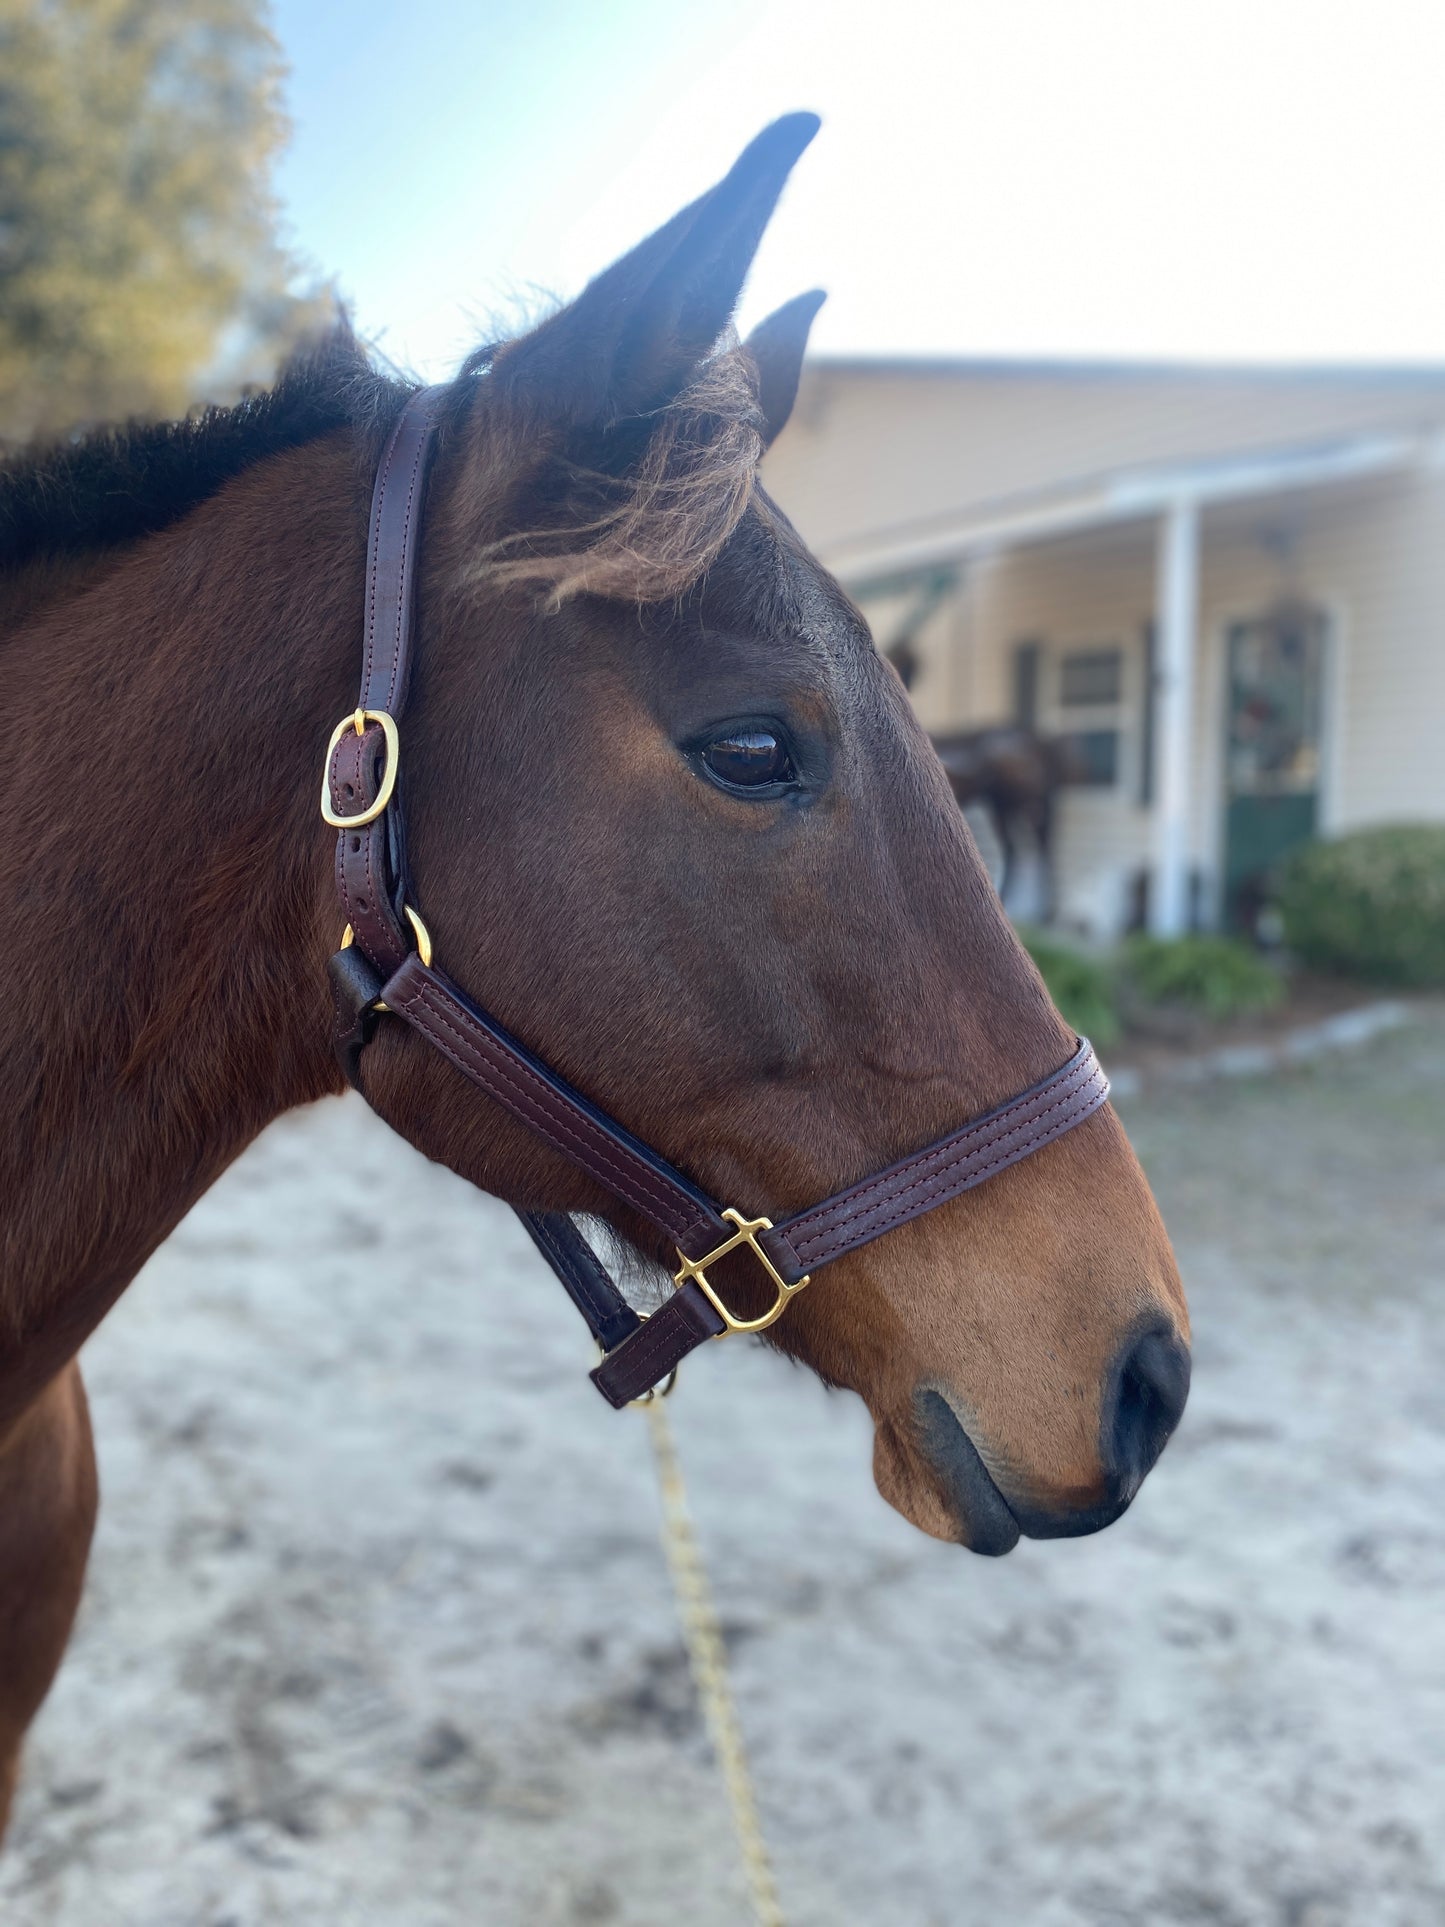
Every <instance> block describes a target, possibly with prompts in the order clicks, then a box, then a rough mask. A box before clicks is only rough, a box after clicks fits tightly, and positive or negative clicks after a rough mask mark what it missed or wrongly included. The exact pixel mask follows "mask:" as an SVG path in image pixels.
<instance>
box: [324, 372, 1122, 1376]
mask: <svg viewBox="0 0 1445 1927" xmlns="http://www.w3.org/2000/svg"><path fill="white" fill-rule="evenodd" d="M444 393H445V390H443V389H439V388H431V389H423V390H422V391H421V392H420V393H418V394H416V395H414V396H413V397H412V399H411V400H410V401H409V402H408V403H407V405H406V407H405V408H404V409H403V411H402V414H401V416H400V418H399V420H398V421H397V424H396V427H395V428H394V429H393V431H392V435H391V439H390V441H389V442H388V444H387V448H386V452H385V454H384V455H383V457H382V461H381V466H380V468H379V469H378V471H377V478H376V485H375V491H374V494H373V498H372V513H371V533H370V538H369V543H368V552H367V569H366V581H367V589H366V612H365V624H364V632H363V660H362V682H361V692H360V700H359V702H358V705H357V708H356V710H355V711H354V712H353V713H352V714H351V715H349V716H346V717H344V718H343V719H342V721H341V722H340V723H339V724H338V725H337V727H336V729H335V730H334V731H333V733H332V738H331V742H330V745H329V746H328V750H327V758H326V776H325V782H324V785H323V790H322V814H323V816H324V817H325V819H326V821H327V822H328V823H329V824H331V825H332V827H333V828H335V829H336V831H337V850H336V879H337V888H338V892H339V895H340V898H341V904H342V910H343V913H344V916H345V919H346V930H345V933H344V935H343V937H342V947H341V949H340V950H339V951H338V952H337V953H336V955H335V956H334V957H333V958H332V959H331V963H330V966H329V972H330V979H331V990H332V1004H333V1012H334V1018H333V1029H332V1041H333V1044H334V1046H335V1049H336V1052H337V1055H338V1057H339V1059H340V1061H341V1063H342V1067H343V1069H344V1070H345V1071H346V1074H347V1076H348V1078H349V1079H350V1080H351V1082H352V1083H353V1084H355V1085H356V1086H357V1088H358V1089H359V1088H360V1081H359V1080H360V1062H361V1056H362V1053H363V1051H364V1048H365V1046H366V1044H367V1042H368V1041H369V1040H370V1038H371V1036H372V1035H373V1033H374V1031H375V1027H376V1024H377V1021H378V1019H379V1018H380V1017H381V1016H383V1015H391V1016H395V1017H398V1018H400V1019H402V1021H404V1022H405V1023H407V1024H409V1025H410V1026H411V1027H412V1029H413V1030H415V1031H416V1032H417V1033H418V1035H420V1036H421V1037H424V1038H425V1039H426V1041H427V1042H428V1043H429V1044H431V1045H432V1047H433V1048H434V1049H436V1050H437V1051H439V1052H440V1053H441V1054H442V1056H444V1057H445V1058H446V1059H447V1060H448V1062H450V1063H451V1064H452V1065H453V1066H454V1067H455V1069H456V1070H457V1071H459V1072H460V1073H461V1075H462V1076H464V1077H466V1078H467V1079H468V1080H469V1081H470V1082H471V1083H473V1084H475V1085H476V1086H477V1088H478V1089H479V1090H481V1091H482V1092H483V1093H484V1094H485V1095H486V1096H487V1097H488V1098H490V1099H491V1100H492V1101H493V1102H494V1103H496V1104H499V1105H501V1107H502V1108H503V1109H504V1110H506V1111H508V1112H509V1113H510V1114H511V1115H512V1116H513V1117H514V1118H516V1119H517V1120H518V1121H519V1122H520V1123H522V1124H524V1125H525V1126H526V1127H527V1129H528V1130H530V1131H532V1132H534V1133H535V1134H536V1136H537V1137H539V1138H540V1139H542V1140H543V1142H545V1143H546V1144H548V1145H549V1146H551V1148H552V1149H553V1150H554V1151H557V1152H558V1153H560V1154H561V1155H562V1156H563V1157H565V1158H567V1159H569V1160H570V1161H571V1162H572V1163H573V1164H575V1165H577V1166H578V1167H579V1169H581V1170H583V1171H585V1172H586V1173H587V1174H588V1175H589V1176H590V1177H591V1178H592V1179H593V1180H594V1181H595V1182H596V1183H597V1184H599V1185H601V1186H602V1187H603V1189H605V1190H606V1191H608V1192H609V1193H610V1194H611V1195H612V1196H613V1197H615V1198H617V1199H619V1200H620V1201H621V1202H622V1203H624V1204H626V1205H629V1206H630V1207H631V1208H632V1209H633V1210H634V1211H636V1212H638V1213H639V1214H640V1215H641V1216H642V1217H643V1218H645V1219H646V1220H647V1221H648V1222H649V1223H650V1224H653V1225H655V1226H656V1227H657V1229H658V1230H659V1231H661V1232H663V1233H664V1234H665V1235H666V1236H667V1237H668V1238H669V1239H670V1240H671V1241H672V1243H673V1244H674V1245H675V1246H676V1247H677V1252H678V1257H679V1260H680V1269H679V1270H678V1272H677V1276H676V1280H675V1282H676V1284H677V1290H676V1291H675V1292H674V1293H673V1295H672V1297H671V1298H670V1299H668V1301H667V1303H666V1304H665V1305H664V1306H663V1307H662V1308H661V1309H660V1310H659V1311H656V1312H654V1313H653V1314H652V1315H651V1316H650V1317H648V1318H646V1319H643V1318H641V1317H639V1315H638V1314H637V1313H636V1312H635V1311H634V1310H633V1309H632V1308H631V1306H630V1305H629V1304H628V1303H627V1301H626V1299H625V1298H624V1297H623V1296H622V1294H621V1292H620V1291H619V1290H618V1288H617V1286H616V1285H615V1284H614V1283H613V1281H612V1279H611V1277H610V1276H609V1275H608V1273H607V1271H606V1269H605V1267H604V1266H603V1264H602V1262H601V1260H600V1259H599V1258H598V1257H597V1254H596V1253H595V1252H594V1251H593V1250H592V1248H591V1246H590V1245H589V1244H588V1243H587V1241H586V1239H585V1238H584V1237H583V1236H582V1234H581V1232H580V1231H579V1230H578V1229H577V1227H576V1225H575V1224H574V1223H573V1221H572V1219H571V1218H570V1217H569V1216H567V1215H566V1214H565V1213H560V1212H528V1211H522V1212H519V1214H518V1215H519V1216H520V1217H521V1219H522V1222H523V1224H524V1225H525V1226H526V1228H527V1231H528V1233H529V1235H530V1236H531V1238H532V1240H533V1242H534V1243H535V1245H536V1246H537V1248H538V1250H539V1251H540V1252H541V1254H542V1256H543V1257H544V1258H545V1259H546V1260H547V1262H548V1263H549V1264H550V1265H551V1267H552V1269H553V1271H554V1272H555V1273H556V1274H557V1276H558V1278H559V1279H560V1280H561V1282H562V1284H563V1286H564V1287H565V1288H566V1290H567V1293H568V1295H569V1296H570V1297H571V1299H572V1301H573V1303H574V1304H575V1305H576V1306H577V1308H578V1310H579V1311H580V1312H581V1313H582V1315H583V1317H584V1318H585V1319H586V1321H587V1324H588V1327H589V1329H590V1330H591V1332H592V1334H593V1336H594V1338H596V1340H597V1342H598V1344H599V1345H600V1346H601V1347H602V1350H603V1352H604V1354H605V1355H604V1357H603V1360H602V1363H601V1364H600V1365H599V1366H598V1367H597V1369H596V1370H595V1371H594V1372H593V1373H592V1379H593V1382H594V1383H595V1384H596V1386H597V1387H598V1389H599V1391H601V1393H602V1395H603V1397H604V1398H606V1399H607V1400H608V1401H609V1402H610V1403H611V1404H612V1405H614V1406H623V1405H627V1404H629V1403H630V1402H632V1401H633V1400H634V1399H637V1398H640V1397H642V1396H644V1395H645V1394H646V1393H647V1392H648V1391H649V1390H650V1388H651V1387H653V1386H654V1385H656V1384H657V1383H658V1382H659V1381H660V1380H662V1379H665V1378H666V1377H668V1375H669V1374H670V1373H671V1372H674V1371H675V1370H676V1369H677V1366H678V1364H679V1362H680V1361H681V1360H682V1359H683V1358H684V1357H686V1355H687V1354H688V1353H689V1352H690V1351H693V1350H695V1349H696V1347H697V1346H698V1345H700V1344H701V1343H702V1342H703V1341H704V1339H708V1338H720V1337H722V1336H723V1335H724V1334H725V1333H727V1332H729V1331H734V1332H736V1331H744V1332H746V1331H762V1330H765V1329H766V1328H767V1326H769V1325H771V1324H773V1323H774V1322H775V1321H776V1320H777V1319H778V1318H780V1317H781V1316H782V1314H783V1312H784V1311H785V1310H786V1309H787V1306H788V1304H789V1303H790V1302H791V1301H792V1299H793V1298H794V1297H796V1296H797V1294H798V1293H799V1292H800V1291H802V1290H803V1289H804V1288H805V1286H807V1285H808V1284H809V1283H810V1281H811V1279H812V1275H813V1273H814V1272H816V1271H818V1270H819V1269H820V1268H821V1267H822V1266H823V1265H826V1264H830V1263H832V1261H833V1260H834V1259H836V1258H841V1257H842V1256H844V1254H845V1253H847V1252H850V1251H856V1250H858V1249H859V1248H860V1247H861V1246H863V1245H866V1244H870V1243H871V1242H872V1241H873V1240H874V1239H875V1238H881V1237H882V1236H883V1235H884V1233H885V1232H887V1231H891V1230H893V1229H894V1228H896V1227H897V1226H898V1225H902V1224H907V1223H908V1222H909V1221H910V1220H911V1219H913V1218H916V1217H919V1216H921V1215H922V1213H924V1212H925V1211H931V1210H933V1209H934V1208H935V1207H936V1206H938V1205H940V1204H944V1203H946V1202H947V1201H948V1200H949V1199H951V1198H956V1197H958V1196H960V1195H961V1194H962V1193H963V1192H965V1191H970V1190H972V1189H974V1187H975V1186H977V1185H980V1184H983V1183H985V1182H986V1181H987V1179H989V1178H991V1177H993V1176H994V1175H995V1174H996V1173H997V1172H999V1171H1002V1170H1005V1169H1007V1167H1008V1166H1009V1165H1011V1164H1017V1163H1018V1162H1019V1160H1020V1159H1022V1158H1026V1157H1029V1156H1031V1155H1032V1154H1033V1153H1034V1152H1035V1151H1037V1150H1040V1149H1041V1148H1042V1147H1043V1146H1044V1145H1045V1144H1051V1143H1052V1142H1053V1141H1054V1139H1055V1138H1058V1137H1062V1136H1063V1135H1064V1133H1065V1132H1066V1131H1071V1130H1072V1129H1073V1128H1074V1126H1075V1125H1076V1124H1081V1123H1082V1122H1083V1120H1084V1119H1085V1118H1086V1117H1089V1116H1091V1115H1092V1114H1093V1112H1095V1111H1096V1110H1098V1109H1099V1107H1100V1106H1101V1105H1102V1104H1103V1103H1104V1102H1105V1100H1106V1098H1107V1097H1108V1094H1109V1086H1108V1080H1107V1079H1106V1078H1105V1076H1104V1073H1103V1071H1102V1069H1101V1068H1100V1066H1099V1062H1098V1059H1097V1058H1096V1057H1095V1055H1094V1052H1093V1048H1092V1046H1091V1045H1090V1044H1089V1043H1088V1042H1087V1040H1082V1039H1081V1040H1080V1041H1079V1044H1078V1047H1077V1049H1076V1050H1075V1052H1074V1054H1073V1056H1072V1057H1070V1059H1069V1060H1068V1062H1067V1063H1066V1064H1064V1065H1062V1066H1061V1067H1060V1068H1059V1069H1058V1070H1057V1071H1055V1072H1054V1073H1053V1075H1052V1076H1050V1077H1047V1078H1045V1079H1044V1080H1043V1082H1042V1083H1039V1084H1036V1085H1034V1086H1033V1087H1032V1088H1031V1089H1029V1090H1027V1091H1024V1092H1022V1093H1021V1094H1020V1095H1019V1096H1017V1097H1013V1098H1010V1099H1009V1100H1008V1102H1007V1103H1006V1104H1001V1105H999V1106H998V1107H997V1108H996V1109H995V1110H992V1111H990V1112H988V1113H987V1114H986V1115H985V1116H983V1117H979V1118H975V1119H973V1120H971V1121H970V1122H969V1123H967V1124H965V1125H963V1126H962V1127H961V1128H960V1129H959V1130H956V1131H953V1132H951V1133H949V1135H948V1136H946V1137H944V1138H940V1139H939V1140H938V1141H937V1142H936V1143H934V1144H930V1145H928V1146H926V1147H925V1148H924V1149H923V1150H921V1151H915V1152H914V1153H912V1154H911V1155H910V1156H909V1157H906V1158H902V1159H900V1160H899V1162H898V1163H896V1164H893V1165H890V1166H889V1167H888V1168H887V1169H886V1170H884V1171H880V1172H877V1173H875V1174H874V1175H873V1176H872V1177H868V1178H864V1179H862V1180H860V1181H859V1182H858V1183H857V1184H854V1185H850V1186H849V1187H848V1188H847V1189H846V1190H844V1191H840V1192H837V1193H835V1194H834V1196H832V1197H831V1198H825V1199H824V1200H823V1201H822V1203H820V1204H816V1205H812V1206H810V1207H809V1208H808V1209H806V1210H804V1211H799V1212H797V1213H795V1214H794V1216H792V1217H791V1218H788V1219H785V1220H784V1221H783V1222H782V1223H781V1224H776V1225H775V1224H773V1223H772V1221H771V1220H770V1219H768V1218H766V1217H757V1218H747V1217H744V1216H743V1214H742V1213H741V1212H739V1211H737V1210H735V1209H733V1208H731V1207H727V1206H721V1205H719V1204H717V1203H716V1202H715V1201H714V1200H713V1199H712V1198H710V1197H709V1196H708V1195H707V1193H706V1192H704V1191H702V1190H701V1189H699V1187H698V1186H697V1185H695V1184H694V1183H693V1182H692V1181H691V1179H689V1178H687V1177H685V1176H684V1175H683V1173H682V1172H680V1171H679V1170H677V1169H676V1168H675V1167H674V1166H673V1165H671V1164H670V1163H669V1162H668V1161H667V1160H666V1159H665V1158H664V1157H662V1156H661V1155H660V1154H659V1153H658V1152H656V1151H654V1150H653V1149H652V1148H651V1146H649V1145H647V1144H645V1143H643V1142H642V1140H641V1139H639V1138H636V1137H634V1136H633V1134H632V1133H631V1132H630V1131H628V1130H627V1129H626V1128H625V1126H623V1125H622V1124H619V1123H618V1122H617V1120H616V1119H615V1118H612V1117H609V1116H608V1114H607V1113H606V1112H605V1111H603V1110H601V1109H600V1108H599V1107H598V1106H597V1105H595V1104H593V1103H591V1102H590V1101H589V1100H588V1099H587V1098H586V1097H584V1096H583V1095H582V1093H581V1092H580V1091H578V1090H576V1089H575V1088H574V1087H573V1086H572V1085H571V1084H569V1083H568V1082H567V1080H566V1079H565V1078H563V1077H560V1076H559V1075H558V1074H557V1072H556V1071H554V1070H552V1069H551V1067H550V1066H549V1065H547V1064H545V1063H543V1061H542V1060H541V1059H540V1058H538V1057H536V1056H534V1055H533V1053H532V1052H531V1051H529V1050H528V1049H527V1048H526V1046H525V1045H524V1044H522V1043H521V1042H520V1041H519V1040H518V1039H517V1038H515V1037H513V1036H512V1035H511V1034H510V1032H508V1031H507V1030H506V1029H504V1027H503V1026H502V1025H501V1024H499V1023H498V1022H497V1021H496V1019H495V1018H493V1017H491V1016H489V1015H488V1013H487V1012H486V1011H485V1010H484V1009H482V1008H481V1007H480V1006H478V1005H476V1004H474V1003H473V1002H472V1001H471V999H470V998H469V997H468V996H467V995H466V993H465V991H463V990H461V989H460V988H459V987H458V986H457V985H456V984H454V983H453V982H452V981H451V980H450V979H449V978H448V977H446V976H445V975H444V974H443V973H442V972H441V971H440V970H438V969H436V968H435V967H434V966H433V964H432V958H431V938H430V935H429V933H428V931H427V929H426V926H425V925H424V924H423V923H422V921H421V918H420V916H419V915H418V914H417V911H416V908H415V905H414V901H413V894H412V890H411V884H410V878H409V875H408V872H407V865H406V837H405V828H404V817H403V813H402V792H401V740H400V732H399V728H398V724H399V720H400V717H401V714H402V711H403V708H404V706H405V700H406V689H407V680H408V673H409V669H410V662H411V645H412V629H413V619H414V604H415V575H416V558H417V550H418V540H419V533H420V528H421V521H422V510H423V505H424V497H425V488H426V478H427V473H428V469H429V466H430V461H431V456H432V454H433V452H434V449H435V443H436V435H437V425H438V412H439V408H440V402H441V397H442V395H443V394H444ZM743 1250H746V1251H747V1252H749V1253H750V1254H751V1256H752V1257H753V1259H754V1260H755V1262H756V1263H757V1265H758V1267H759V1268H760V1271H761V1273H762V1275H763V1277H764V1279H765V1280H766V1282H767V1284H768V1286H769V1287H770V1289H771V1291H772V1294H773V1300H772V1303H771V1305H770V1306H769V1308H768V1310H767V1311H766V1312H764V1313H763V1314H761V1315H760V1316H758V1317H756V1318H751V1319H745V1318H740V1317H738V1316H737V1315H735V1313H734V1312H733V1311H732V1310H730V1308H729V1307H728V1306H727V1304H726V1303H725V1302H724V1301H723V1299H722V1297H721V1296H720V1295H719V1292H718V1290H717V1288H716V1286H715V1285H714V1282H713V1280H712V1279H711V1278H710V1277H709V1275H708V1274H709V1270H710V1269H711V1268H712V1267H715V1266H716V1265H718V1264H719V1263H720V1262H721V1260H722V1259H724V1258H725V1257H727V1256H729V1255H730V1254H731V1253H733V1252H735V1251H743Z"/></svg>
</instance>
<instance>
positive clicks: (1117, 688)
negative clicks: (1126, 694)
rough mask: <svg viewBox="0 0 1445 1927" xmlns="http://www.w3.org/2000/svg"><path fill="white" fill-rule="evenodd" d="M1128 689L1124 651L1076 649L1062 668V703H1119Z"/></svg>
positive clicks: (1065, 704) (1071, 704)
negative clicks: (1126, 688)
mask: <svg viewBox="0 0 1445 1927" xmlns="http://www.w3.org/2000/svg"><path fill="white" fill-rule="evenodd" d="M1123 686H1124V652H1123V650H1122V649H1074V650H1071V651H1070V653H1069V654H1068V655H1067V656H1065V657H1064V658H1063V660H1062V661H1061V662H1060V664H1059V702H1060V703H1061V704H1062V705H1063V706H1064V707H1065V708H1074V707H1075V706H1076V705H1079V704H1082V703H1116V702H1118V700H1119V697H1120V694H1121V693H1122V690H1123Z"/></svg>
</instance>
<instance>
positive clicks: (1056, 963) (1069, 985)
mask: <svg viewBox="0 0 1445 1927" xmlns="http://www.w3.org/2000/svg"><path fill="white" fill-rule="evenodd" d="M1019 937H1020V939H1021V941H1022V943H1023V946H1024V948H1025V949H1026V950H1027V951H1028V953H1029V955H1030V956H1031V957H1032V958H1033V960H1034V962H1035V963H1036V964H1037V965H1038V967H1039V975H1040V976H1041V977H1042V978H1043V980H1044V983H1045V985H1046V986H1047V988H1048V993H1049V995H1050V996H1051V997H1052V998H1053V1000H1054V1002H1055V1003H1056V1004H1057V1005H1058V1007H1059V1012H1060V1015H1061V1016H1062V1017H1063V1018H1064V1020H1065V1022H1066V1023H1070V1024H1072V1025H1073V1027H1074V1029H1075V1030H1076V1031H1077V1032H1078V1033H1079V1035H1080V1036H1081V1037H1087V1038H1089V1039H1090V1041H1091V1042H1093V1043H1095V1044H1098V1045H1100V1046H1101V1047H1102V1046H1104V1045H1107V1044H1112V1043H1114V1042H1115V1041H1116V1039H1117V1038H1118V1035H1119V1013H1118V1011H1117V1009H1116V1008H1115V1003H1114V977H1113V973H1112V971H1111V970H1110V969H1109V966H1108V965H1107V964H1105V963H1101V962H1100V961H1099V959H1098V958H1097V957H1090V956H1088V955H1086V954H1085V952H1084V951H1082V950H1076V949H1075V948H1074V946H1073V945H1072V944H1069V943H1063V942H1061V941H1060V939H1059V938H1057V937H1053V936H1049V935H1047V934H1046V933H1045V932H1044V931H1041V930H1020V931H1019Z"/></svg>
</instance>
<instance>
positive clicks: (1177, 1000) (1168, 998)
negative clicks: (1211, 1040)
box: [1124, 936, 1285, 1018]
mask: <svg viewBox="0 0 1445 1927" xmlns="http://www.w3.org/2000/svg"><path fill="white" fill-rule="evenodd" d="M1124 972H1125V976H1126V978H1127V981H1128V987H1129V989H1130V991H1131V992H1132V993H1133V995H1134V996H1135V997H1136V998H1137V999H1138V1000H1139V1002H1140V1003H1142V1004H1167V1005H1172V1006H1174V1007H1175V1008H1179V1009H1184V1010H1190V1011H1198V1012H1199V1013H1200V1014H1201V1015H1202V1016H1205V1017H1215V1018H1222V1017H1241V1016H1244V1015H1245V1014H1246V1013H1247V1012H1249V1011H1255V1010H1268V1009H1269V1008H1270V1007H1271V1006H1272V1005H1274V1004H1277V1003H1278V1002H1279V1001H1280V999H1281V998H1282V997H1283V996H1284V988H1285V987H1284V982H1283V980H1282V979H1281V977H1280V975H1279V973H1278V972H1277V971H1275V970H1273V969H1271V967H1270V966H1269V964H1267V963H1266V962H1265V961H1264V959H1263V958H1262V957H1261V956H1260V955H1259V954H1258V953H1257V952H1256V951H1254V950H1251V949H1250V947H1249V945H1248V944H1246V943H1241V942H1240V941H1239V940H1238V939H1237V938H1235V937H1208V936H1194V937H1146V936H1136V937H1130V939H1129V940H1128V942H1127V943H1126V944H1125V946H1124Z"/></svg>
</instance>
